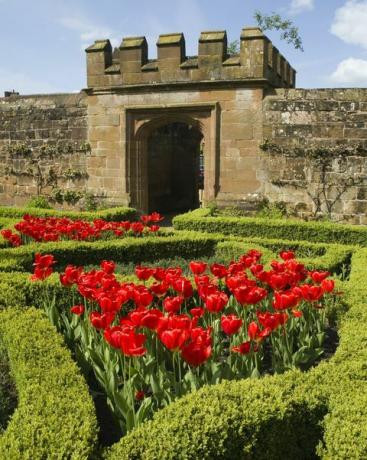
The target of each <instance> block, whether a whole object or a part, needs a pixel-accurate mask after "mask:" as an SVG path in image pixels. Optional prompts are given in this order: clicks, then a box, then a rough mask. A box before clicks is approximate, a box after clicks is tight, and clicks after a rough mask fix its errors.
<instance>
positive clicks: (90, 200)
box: [83, 193, 98, 211]
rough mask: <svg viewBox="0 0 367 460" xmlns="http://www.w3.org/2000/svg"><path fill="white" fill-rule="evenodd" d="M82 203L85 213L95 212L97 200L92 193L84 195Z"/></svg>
mask: <svg viewBox="0 0 367 460" xmlns="http://www.w3.org/2000/svg"><path fill="white" fill-rule="evenodd" d="M83 198H84V203H83V209H84V210H85V211H96V210H97V208H98V200H97V198H96V197H95V195H93V193H85V194H84V197H83Z"/></svg>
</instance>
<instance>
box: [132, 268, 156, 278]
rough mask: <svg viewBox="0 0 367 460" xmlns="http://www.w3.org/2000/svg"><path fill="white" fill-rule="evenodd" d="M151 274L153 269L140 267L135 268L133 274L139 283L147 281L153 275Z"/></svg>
mask: <svg viewBox="0 0 367 460" xmlns="http://www.w3.org/2000/svg"><path fill="white" fill-rule="evenodd" d="M153 273H154V269H153V268H149V267H142V266H141V265H138V266H136V267H135V274H136V276H137V277H138V278H139V280H140V281H147V280H148V279H149V278H150V277H151V276H152V275H153Z"/></svg>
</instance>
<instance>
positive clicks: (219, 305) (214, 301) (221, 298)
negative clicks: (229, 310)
mask: <svg viewBox="0 0 367 460" xmlns="http://www.w3.org/2000/svg"><path fill="white" fill-rule="evenodd" d="M227 302H228V296H227V295H226V294H225V293H224V292H222V291H218V292H217V293H216V294H210V295H208V296H207V297H206V299H205V307H206V309H207V310H208V311H210V312H211V313H219V312H220V311H222V310H223V308H224V307H225V306H226V304H227Z"/></svg>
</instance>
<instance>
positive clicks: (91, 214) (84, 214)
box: [0, 206, 137, 221]
mask: <svg viewBox="0 0 367 460" xmlns="http://www.w3.org/2000/svg"><path fill="white" fill-rule="evenodd" d="M24 214H30V215H31V216H34V217H69V218H70V219H84V220H94V219H104V220H107V221H122V220H133V219H135V218H136V217H137V212H136V209H134V208H127V207H116V208H108V209H102V210H100V211H59V210H56V209H41V208H11V207H5V206H1V207H0V218H1V219H2V218H11V219H15V218H22V217H23V216H24Z"/></svg>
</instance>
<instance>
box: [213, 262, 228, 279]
mask: <svg viewBox="0 0 367 460" xmlns="http://www.w3.org/2000/svg"><path fill="white" fill-rule="evenodd" d="M210 271H211V272H212V273H213V275H214V276H215V277H216V278H224V277H225V276H227V268H226V266H225V265H222V264H212V265H211V266H210Z"/></svg>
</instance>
